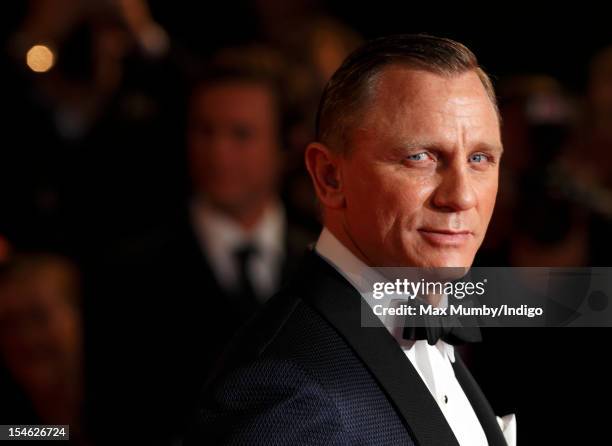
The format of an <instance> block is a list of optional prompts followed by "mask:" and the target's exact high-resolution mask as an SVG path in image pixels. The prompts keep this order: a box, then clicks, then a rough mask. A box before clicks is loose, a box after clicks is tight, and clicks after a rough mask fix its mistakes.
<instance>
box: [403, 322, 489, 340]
mask: <svg viewBox="0 0 612 446" xmlns="http://www.w3.org/2000/svg"><path fill="white" fill-rule="evenodd" d="M462 320H463V319H462V318H456V317H453V318H451V317H448V316H428V317H424V316H410V318H409V320H408V321H407V325H406V326H405V327H404V331H403V336H402V337H403V338H404V339H407V340H412V341H419V340H422V339H427V343H428V344H429V345H435V344H436V343H437V342H438V340H440V339H442V340H443V341H444V342H446V343H447V344H451V345H461V344H466V343H470V342H480V341H482V336H481V335H480V328H478V327H476V326H457V324H458V323H459V324H460V323H461V321H462ZM451 321H452V323H451Z"/></svg>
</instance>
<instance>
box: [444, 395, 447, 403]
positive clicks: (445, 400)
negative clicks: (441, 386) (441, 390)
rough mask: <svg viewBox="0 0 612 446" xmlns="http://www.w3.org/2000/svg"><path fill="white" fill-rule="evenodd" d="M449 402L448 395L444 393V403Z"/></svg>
mask: <svg viewBox="0 0 612 446" xmlns="http://www.w3.org/2000/svg"><path fill="white" fill-rule="evenodd" d="M447 403H448V396H446V395H444V404H447Z"/></svg>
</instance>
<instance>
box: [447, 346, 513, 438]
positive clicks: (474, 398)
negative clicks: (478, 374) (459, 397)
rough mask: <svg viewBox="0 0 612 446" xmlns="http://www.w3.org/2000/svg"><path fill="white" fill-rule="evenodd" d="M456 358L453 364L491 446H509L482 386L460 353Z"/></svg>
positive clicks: (458, 379)
mask: <svg viewBox="0 0 612 446" xmlns="http://www.w3.org/2000/svg"><path fill="white" fill-rule="evenodd" d="M455 358H456V360H455V362H454V364H453V369H454V370H455V376H456V377H457V381H459V384H461V387H462V388H463V391H464V392H465V395H466V396H467V398H468V400H469V401H470V404H471V405H472V408H473V409H474V412H475V413H476V416H477V417H478V420H480V424H481V426H482V428H483V430H484V432H485V435H486V436H487V441H488V442H489V446H507V443H506V440H505V438H504V434H503V432H502V431H501V429H500V427H499V424H498V423H497V418H496V417H495V413H494V412H493V408H492V407H491V405H490V404H489V401H487V398H486V397H485V396H484V394H483V393H482V390H481V389H480V386H479V385H478V383H477V382H476V380H475V379H474V377H473V376H472V374H471V373H470V371H469V370H468V369H467V367H466V366H465V364H464V363H463V361H462V360H461V358H460V357H459V354H458V353H456V354H455Z"/></svg>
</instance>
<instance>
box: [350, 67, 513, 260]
mask: <svg viewBox="0 0 612 446" xmlns="http://www.w3.org/2000/svg"><path fill="white" fill-rule="evenodd" d="M350 144H351V146H350V150H351V152H350V153H349V155H348V156H346V157H344V158H343V159H342V164H341V175H342V181H343V191H344V196H345V200H346V208H345V212H344V217H345V218H344V222H343V224H344V226H345V230H346V231H347V232H348V234H349V237H351V239H352V241H353V242H354V244H355V245H356V246H357V249H359V250H360V251H361V254H362V256H363V257H365V258H366V259H367V261H368V263H369V264H370V266H417V267H451V266H452V267H459V266H461V267H468V266H470V265H471V263H472V261H473V259H474V255H475V254H476V251H477V249H478V248H479V246H480V244H481V243H482V240H483V238H484V235H485V232H486V229H487V225H488V224H489V220H490V219H491V214H492V213H493V207H494V204H495V196H496V193H497V179H498V170H499V161H500V156H501V146H502V144H501V139H500V129H499V122H498V118H497V114H496V111H495V109H494V107H493V105H492V103H491V101H490V99H489V98H488V96H487V94H486V91H485V89H484V87H483V85H482V83H481V81H480V79H479V77H478V75H477V74H476V73H475V72H468V73H465V74H461V75H456V76H453V77H442V76H439V75H436V74H432V73H428V72H425V71H417V70H412V69H408V68H405V67H397V66H391V67H389V68H386V69H385V70H384V71H383V72H382V73H381V75H380V78H379V81H378V83H377V86H376V87H375V90H374V92H373V95H372V98H371V99H370V101H369V102H368V103H366V105H365V112H364V114H363V117H362V118H361V120H360V122H358V123H357V124H356V125H355V127H354V128H353V129H352V130H351V134H350Z"/></svg>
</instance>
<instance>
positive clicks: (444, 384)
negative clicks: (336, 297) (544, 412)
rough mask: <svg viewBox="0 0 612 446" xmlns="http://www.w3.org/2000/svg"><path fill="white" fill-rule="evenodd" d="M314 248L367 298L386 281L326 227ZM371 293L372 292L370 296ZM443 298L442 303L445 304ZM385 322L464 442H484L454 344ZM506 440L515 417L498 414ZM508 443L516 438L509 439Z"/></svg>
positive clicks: (480, 445)
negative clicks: (417, 336) (414, 337)
mask: <svg viewBox="0 0 612 446" xmlns="http://www.w3.org/2000/svg"><path fill="white" fill-rule="evenodd" d="M315 250H316V251H317V252H318V254H319V255H320V256H321V257H323V258H324V259H325V260H327V261H328V263H330V264H331V265H332V266H333V267H334V268H335V269H336V270H337V271H338V272H339V273H340V274H342V275H343V276H344V277H345V278H346V279H347V280H348V281H349V282H350V283H351V284H352V285H353V286H354V287H355V288H356V289H357V290H358V291H359V290H361V291H360V293H362V296H363V297H364V299H365V300H366V301H367V302H371V301H372V299H369V298H368V296H367V295H365V294H364V291H363V290H372V284H373V283H374V282H384V281H385V278H384V277H382V276H381V275H380V274H379V273H377V272H376V271H375V270H374V269H372V268H369V267H368V266H367V265H365V264H364V263H363V262H362V261H361V260H359V259H358V258H357V257H356V256H355V255H354V254H353V253H352V252H351V251H349V250H348V249H347V248H346V247H345V246H344V245H343V244H342V243H341V242H340V241H339V240H338V239H337V238H336V237H335V236H334V235H333V234H332V233H331V232H330V231H329V230H328V229H327V228H324V229H323V231H322V232H321V235H320V236H319V240H318V241H317V243H316V246H315ZM370 297H371V296H370ZM446 302H447V300H446V299H445V298H443V300H442V302H441V306H444V305H446V304H447V303H446ZM379 317H380V319H381V321H382V323H383V324H384V325H385V327H386V328H387V329H388V330H389V332H390V333H391V335H392V336H393V337H394V338H395V339H396V340H397V342H398V343H399V345H400V347H401V348H402V350H403V351H404V353H405V355H406V357H407V358H408V359H409V360H410V362H411V363H412V365H413V366H414V368H415V369H416V370H417V372H418V373H419V376H420V377H421V379H422V380H423V382H424V383H425V385H426V386H427V388H428V389H429V392H430V393H431V395H432V396H433V398H434V399H435V400H436V402H437V403H438V406H439V407H440V410H441V411H442V413H443V414H444V417H445V418H446V421H447V422H448V424H449V425H450V427H451V429H452V431H453V433H454V434H455V437H456V438H457V440H458V442H459V444H460V445H461V446H484V445H487V444H488V442H487V438H486V435H485V433H484V430H483V429H482V426H481V425H480V421H479V420H478V417H477V416H476V413H475V412H474V409H473V408H472V405H471V404H470V402H469V400H468V399H467V396H466V395H465V393H464V392H463V389H462V388H461V385H460V384H459V382H458V381H457V378H456V377H455V372H454V370H453V367H452V363H453V362H455V350H454V347H453V346H452V345H449V344H447V343H446V342H444V341H442V340H439V341H438V342H437V343H436V344H435V345H429V344H428V343H427V341H426V340H419V341H409V340H405V339H403V337H402V331H403V327H401V326H393V322H392V321H393V320H395V319H393V318H385V317H384V316H379ZM498 422H499V423H500V426H501V427H502V430H505V429H507V430H512V429H514V430H513V432H508V435H506V432H504V436H505V437H506V441H508V440H509V439H510V438H508V436H509V435H510V434H512V435H513V436H515V430H516V421H515V419H514V415H512V418H509V417H504V419H501V418H498ZM508 444H509V446H512V445H514V444H515V443H514V441H512V442H508Z"/></svg>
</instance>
